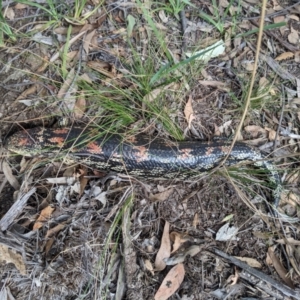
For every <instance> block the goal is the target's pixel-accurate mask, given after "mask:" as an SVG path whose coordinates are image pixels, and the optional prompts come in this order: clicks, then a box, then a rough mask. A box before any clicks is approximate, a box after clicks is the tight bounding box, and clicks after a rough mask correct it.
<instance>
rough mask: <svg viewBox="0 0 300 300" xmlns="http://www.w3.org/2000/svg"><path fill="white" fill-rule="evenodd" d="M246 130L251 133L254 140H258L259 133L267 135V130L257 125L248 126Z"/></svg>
mask: <svg viewBox="0 0 300 300" xmlns="http://www.w3.org/2000/svg"><path fill="white" fill-rule="evenodd" d="M244 130H245V131H246V132H248V133H250V135H251V137H254V138H256V137H257V136H258V134H259V133H263V134H265V133H266V130H265V129H263V128H262V127H260V126H257V125H248V126H246V127H245V128H244Z"/></svg>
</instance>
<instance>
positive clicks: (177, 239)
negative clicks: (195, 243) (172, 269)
mask: <svg viewBox="0 0 300 300" xmlns="http://www.w3.org/2000/svg"><path fill="white" fill-rule="evenodd" d="M170 240H171V241H172V242H173V250H172V252H171V253H174V252H175V251H177V250H178V249H179V248H180V246H181V245H182V244H184V243H185V242H187V241H189V240H190V236H189V235H187V234H186V233H180V232H176V231H172V232H171V233H170Z"/></svg>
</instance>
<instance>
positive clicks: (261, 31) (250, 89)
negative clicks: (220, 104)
mask: <svg viewBox="0 0 300 300" xmlns="http://www.w3.org/2000/svg"><path fill="white" fill-rule="evenodd" d="M266 4H267V0H263V2H262V7H261V18H260V24H259V32H258V39H257V45H256V53H255V61H254V68H253V72H252V78H251V82H250V87H249V91H248V95H247V100H246V104H245V109H244V112H243V115H242V118H241V121H240V123H239V126H238V128H237V130H236V133H235V136H234V138H233V141H232V143H231V145H230V148H229V151H228V153H227V155H226V157H225V159H224V160H223V161H222V163H221V164H220V166H222V165H224V163H225V162H226V160H227V158H228V156H229V155H230V153H231V150H232V148H233V146H234V144H235V142H236V141H237V138H238V136H239V134H240V131H241V129H242V126H243V124H244V121H245V118H246V115H247V112H248V108H249V105H250V101H251V94H252V90H253V86H254V81H255V75H256V70H257V65H258V59H259V51H260V48H261V40H262V35H263V30H264V19H265V14H266Z"/></svg>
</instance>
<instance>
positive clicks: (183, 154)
mask: <svg viewBox="0 0 300 300" xmlns="http://www.w3.org/2000/svg"><path fill="white" fill-rule="evenodd" d="M191 152H192V149H190V148H187V149H180V155H179V156H178V158H180V159H187V158H190V157H191V155H190V153H191Z"/></svg>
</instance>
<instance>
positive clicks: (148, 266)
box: [144, 259, 154, 275]
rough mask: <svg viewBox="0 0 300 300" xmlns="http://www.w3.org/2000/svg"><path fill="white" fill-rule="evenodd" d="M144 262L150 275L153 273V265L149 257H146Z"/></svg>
mask: <svg viewBox="0 0 300 300" xmlns="http://www.w3.org/2000/svg"><path fill="white" fill-rule="evenodd" d="M144 263H145V267H146V269H147V270H148V271H149V272H150V273H151V274H152V275H154V269H153V266H152V264H151V261H150V260H149V259H146V260H145V262H144Z"/></svg>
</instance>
